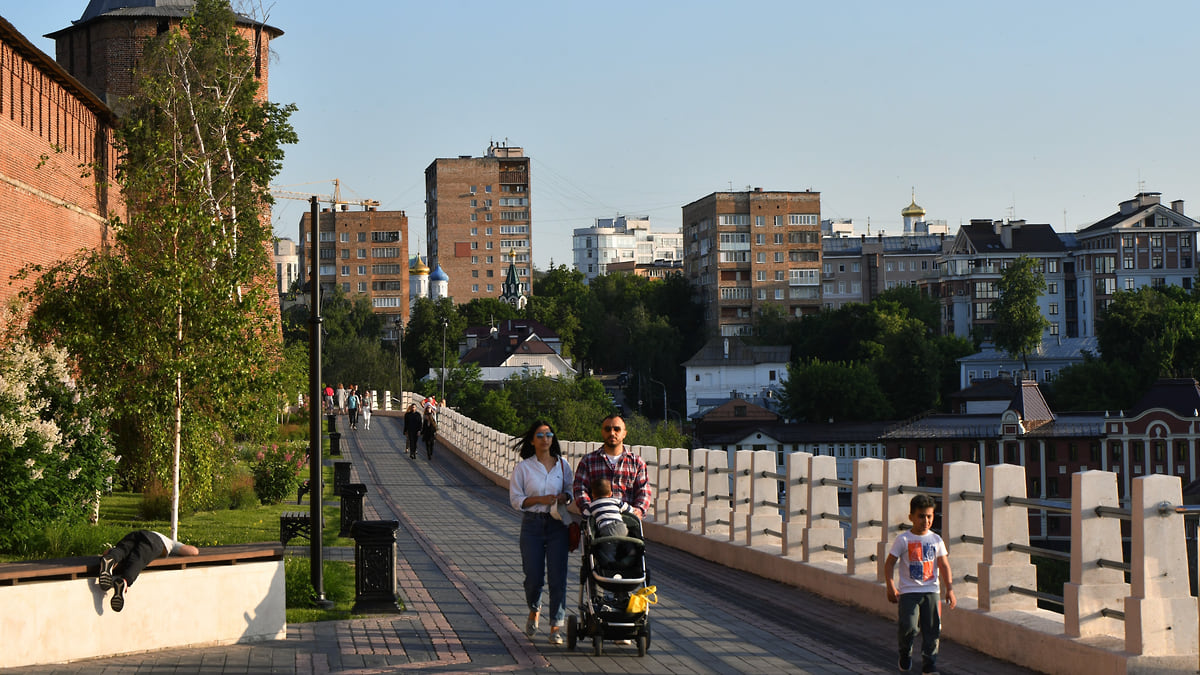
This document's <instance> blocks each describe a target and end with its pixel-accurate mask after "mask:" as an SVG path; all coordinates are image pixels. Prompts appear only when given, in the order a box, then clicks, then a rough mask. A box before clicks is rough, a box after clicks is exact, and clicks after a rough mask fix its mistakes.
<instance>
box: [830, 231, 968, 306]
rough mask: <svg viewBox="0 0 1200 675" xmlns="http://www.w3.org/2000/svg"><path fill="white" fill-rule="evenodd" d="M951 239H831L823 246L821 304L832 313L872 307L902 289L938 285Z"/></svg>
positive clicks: (922, 237)
mask: <svg viewBox="0 0 1200 675" xmlns="http://www.w3.org/2000/svg"><path fill="white" fill-rule="evenodd" d="M951 242H953V240H952V239H947V238H946V236H945V235H941V234H935V235H915V234H913V235H907V234H906V235H901V236H892V237H888V236H884V235H883V234H878V235H875V236H874V237H868V236H867V235H865V234H864V235H861V236H858V237H825V238H824V239H822V240H821V300H822V302H823V303H824V306H825V307H826V308H827V309H839V308H841V307H843V306H844V305H848V304H851V303H869V302H871V301H872V300H874V299H875V298H877V297H879V294H880V293H882V292H883V291H886V290H888V289H889V288H895V287H897V286H915V287H919V286H921V285H922V284H928V283H929V282H931V281H933V280H936V279H937V276H938V256H940V255H942V254H943V253H944V252H945V251H946V249H947V248H948V247H949V245H950V243H951Z"/></svg>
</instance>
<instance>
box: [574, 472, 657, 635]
mask: <svg viewBox="0 0 1200 675" xmlns="http://www.w3.org/2000/svg"><path fill="white" fill-rule="evenodd" d="M591 494H592V501H591V504H590V506H589V507H588V508H587V510H586V511H584V515H586V516H588V518H587V520H586V521H585V523H584V536H583V564H582V565H581V566H580V589H579V591H580V593H579V596H580V597H579V612H580V616H579V617H578V618H576V616H575V615H571V616H569V617H567V648H568V649H574V648H575V644H576V641H577V640H578V639H579V638H582V637H589V636H590V637H591V638H592V653H593V654H594V655H596V656H600V655H601V654H602V653H603V646H602V645H603V642H604V641H605V640H616V641H618V642H619V643H625V644H629V643H630V642H634V641H636V643H637V650H638V656H645V655H646V650H647V649H648V648H649V646H650V617H649V611H648V610H644V611H638V612H629V611H628V607H627V606H628V604H629V596H630V595H631V594H633V593H636V592H638V591H641V590H643V589H645V588H646V584H647V582H648V580H649V577H650V575H649V573H648V572H647V571H646V561H645V542H644V540H643V539H642V526H641V521H640V520H639V519H638V517H637V515H636V514H634V513H632V512H631V509H630V507H629V505H628V504H625V503H624V502H621V501H620V500H619V499H615V498H613V497H612V486H611V484H610V483H609V481H608V480H605V479H597V480H596V481H594V482H593V483H592V485H591Z"/></svg>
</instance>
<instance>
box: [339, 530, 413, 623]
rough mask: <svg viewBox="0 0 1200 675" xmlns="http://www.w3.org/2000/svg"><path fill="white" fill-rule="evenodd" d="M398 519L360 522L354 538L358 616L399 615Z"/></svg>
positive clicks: (355, 610) (352, 533) (354, 532)
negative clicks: (397, 597)
mask: <svg viewBox="0 0 1200 675" xmlns="http://www.w3.org/2000/svg"><path fill="white" fill-rule="evenodd" d="M399 527H400V522H399V521H396V520H360V521H358V522H356V523H354V525H352V526H351V527H350V535H351V536H353V537H354V608H353V610H352V611H353V612H355V613H363V614H368V613H378V612H399V611H401V610H400V606H399V605H398V604H396V530H397V529H398V528H399Z"/></svg>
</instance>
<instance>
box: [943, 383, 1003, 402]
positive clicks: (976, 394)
mask: <svg viewBox="0 0 1200 675" xmlns="http://www.w3.org/2000/svg"><path fill="white" fill-rule="evenodd" d="M1016 393H1017V387H1016V385H1014V384H1013V383H1012V380H1010V379H1008V378H1006V377H989V378H988V379H986V380H976V381H975V382H972V383H971V385H970V386H968V387H965V388H963V389H961V390H959V391H957V392H955V393H953V394H951V395H950V396H951V398H954V399H958V400H962V401H1011V400H1012V398H1013V396H1014V395H1015V394H1016Z"/></svg>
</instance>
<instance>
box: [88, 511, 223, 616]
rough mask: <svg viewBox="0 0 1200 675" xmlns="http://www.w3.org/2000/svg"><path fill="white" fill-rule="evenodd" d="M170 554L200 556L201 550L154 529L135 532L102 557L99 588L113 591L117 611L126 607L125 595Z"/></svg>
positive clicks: (110, 602) (111, 604)
mask: <svg viewBox="0 0 1200 675" xmlns="http://www.w3.org/2000/svg"><path fill="white" fill-rule="evenodd" d="M169 555H180V556H192V555H200V549H198V548H196V547H195V546H191V545H189V544H185V543H183V542H180V541H175V540H174V539H172V538H170V537H168V536H167V535H165V534H160V533H158V532H154V531H152V530H136V531H134V532H130V533H129V534H127V535H125V537H124V538H123V539H121V541H119V542H117V545H116V546H114V547H112V548H110V549H108V551H106V552H105V553H104V555H102V556H100V579H99V581H100V588H102V589H104V590H106V591H107V590H108V589H110V588H111V589H113V596H112V600H110V601H109V606H110V607H112V609H113V611H114V612H119V611H121V610H122V609H124V608H125V593H126V592H127V591H128V590H129V587H130V586H132V585H133V582H134V580H136V579H137V578H138V575H139V574H141V572H142V570H144V569H146V565H149V564H150V561H152V560H154V559H155V558H165V557H167V556H169ZM164 601H165V600H164V598H152V599H151V602H152V603H153V604H154V605H158V604H161V603H162V602H164Z"/></svg>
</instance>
